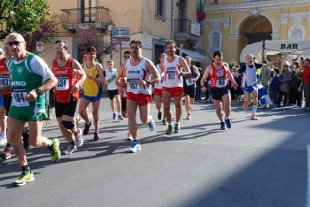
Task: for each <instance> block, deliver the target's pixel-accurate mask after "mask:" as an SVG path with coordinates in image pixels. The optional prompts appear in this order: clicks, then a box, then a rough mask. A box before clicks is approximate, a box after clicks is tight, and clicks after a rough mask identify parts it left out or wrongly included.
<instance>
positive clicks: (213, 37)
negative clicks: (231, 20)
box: [208, 28, 223, 54]
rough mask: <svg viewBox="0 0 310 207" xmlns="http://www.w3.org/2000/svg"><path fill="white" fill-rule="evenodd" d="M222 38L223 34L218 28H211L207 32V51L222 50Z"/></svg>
mask: <svg viewBox="0 0 310 207" xmlns="http://www.w3.org/2000/svg"><path fill="white" fill-rule="evenodd" d="M222 38H223V34H222V32H221V31H220V29H219V28H213V30H212V31H211V32H210V33H209V43H210V45H209V48H208V52H209V53H210V54H213V52H214V51H217V50H222Z"/></svg>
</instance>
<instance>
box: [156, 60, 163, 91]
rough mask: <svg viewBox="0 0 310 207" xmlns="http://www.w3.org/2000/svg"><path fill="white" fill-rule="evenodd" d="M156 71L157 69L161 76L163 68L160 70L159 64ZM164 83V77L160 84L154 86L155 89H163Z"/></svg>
mask: <svg viewBox="0 0 310 207" xmlns="http://www.w3.org/2000/svg"><path fill="white" fill-rule="evenodd" d="M156 69H157V71H158V73H159V75H160V74H161V72H162V71H161V68H160V66H159V64H157V65H156ZM163 81H164V77H162V78H161V79H160V81H158V82H157V83H156V84H155V85H154V88H156V89H162V83H163Z"/></svg>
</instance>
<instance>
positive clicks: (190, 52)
mask: <svg viewBox="0 0 310 207" xmlns="http://www.w3.org/2000/svg"><path fill="white" fill-rule="evenodd" d="M177 49H178V50H179V51H180V55H181V56H184V55H183V54H182V53H184V54H186V55H188V56H190V57H191V58H192V61H194V62H199V63H207V62H211V61H210V60H209V59H208V58H206V57H205V56H203V55H201V54H200V53H199V52H197V51H194V50H188V49H183V48H177Z"/></svg>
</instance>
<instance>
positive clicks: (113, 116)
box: [112, 112, 117, 121]
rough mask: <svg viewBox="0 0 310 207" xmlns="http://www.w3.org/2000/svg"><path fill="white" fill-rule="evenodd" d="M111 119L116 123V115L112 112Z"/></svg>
mask: <svg viewBox="0 0 310 207" xmlns="http://www.w3.org/2000/svg"><path fill="white" fill-rule="evenodd" d="M112 119H113V120H114V121H117V116H116V113H115V112H113V115H112Z"/></svg>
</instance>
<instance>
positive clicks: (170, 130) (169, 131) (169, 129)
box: [166, 124, 173, 135]
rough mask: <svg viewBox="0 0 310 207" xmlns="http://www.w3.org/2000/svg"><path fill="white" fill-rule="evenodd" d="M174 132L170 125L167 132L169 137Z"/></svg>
mask: <svg viewBox="0 0 310 207" xmlns="http://www.w3.org/2000/svg"><path fill="white" fill-rule="evenodd" d="M172 132H173V127H172V125H171V124H170V125H168V129H167V130H166V134H167V135H171V134H172Z"/></svg>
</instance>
